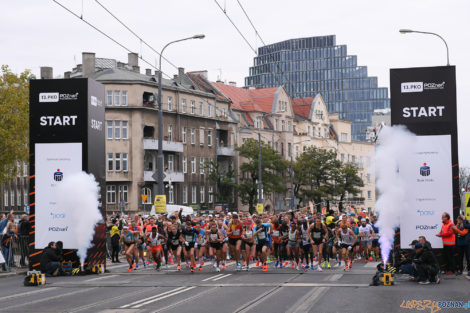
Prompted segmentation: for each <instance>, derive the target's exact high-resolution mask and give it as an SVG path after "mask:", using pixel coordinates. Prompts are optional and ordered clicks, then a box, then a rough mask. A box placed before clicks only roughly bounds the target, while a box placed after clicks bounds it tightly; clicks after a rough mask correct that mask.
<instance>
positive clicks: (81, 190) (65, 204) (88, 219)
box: [57, 172, 102, 267]
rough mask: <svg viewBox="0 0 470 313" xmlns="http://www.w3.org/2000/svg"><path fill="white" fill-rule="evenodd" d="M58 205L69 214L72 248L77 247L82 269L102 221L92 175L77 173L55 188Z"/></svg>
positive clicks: (96, 184) (96, 189)
mask: <svg viewBox="0 0 470 313" xmlns="http://www.w3.org/2000/svg"><path fill="white" fill-rule="evenodd" d="M57 192H58V199H57V200H58V205H59V207H61V208H62V209H63V211H66V212H70V215H71V222H72V223H73V228H74V229H75V230H77V231H75V232H74V234H75V236H74V240H76V242H75V244H74V245H73V246H75V247H78V251H77V255H78V257H79V258H80V264H81V266H82V267H83V264H84V262H85V258H86V256H87V250H88V248H90V247H91V241H92V240H93V235H94V233H95V225H96V224H97V223H98V222H99V221H100V220H102V216H101V213H100V211H99V209H98V193H99V187H98V183H97V182H96V181H95V178H94V176H93V175H92V174H87V173H85V172H78V173H74V174H70V175H68V176H66V177H65V178H64V180H63V181H62V182H61V183H60V184H58V186H57Z"/></svg>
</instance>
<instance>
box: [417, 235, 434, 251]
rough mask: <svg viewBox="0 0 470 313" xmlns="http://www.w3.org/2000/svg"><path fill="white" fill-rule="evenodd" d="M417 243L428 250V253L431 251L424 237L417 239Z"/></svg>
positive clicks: (429, 244)
mask: <svg viewBox="0 0 470 313" xmlns="http://www.w3.org/2000/svg"><path fill="white" fill-rule="evenodd" d="M418 242H419V243H420V244H422V245H423V246H424V247H426V248H428V249H429V250H430V251H431V250H432V246H431V243H430V242H429V241H427V240H426V237H424V236H419V237H418Z"/></svg>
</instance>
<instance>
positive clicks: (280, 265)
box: [279, 262, 470, 276]
mask: <svg viewBox="0 0 470 313" xmlns="http://www.w3.org/2000/svg"><path fill="white" fill-rule="evenodd" d="M283 267H284V266H283V265H282V262H281V263H280V264H279V268H283ZM469 276H470V275H469Z"/></svg>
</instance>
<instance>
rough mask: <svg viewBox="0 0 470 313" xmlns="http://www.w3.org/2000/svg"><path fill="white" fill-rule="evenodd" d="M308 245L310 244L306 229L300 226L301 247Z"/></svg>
mask: <svg viewBox="0 0 470 313" xmlns="http://www.w3.org/2000/svg"><path fill="white" fill-rule="evenodd" d="M309 244H310V241H309V239H308V228H307V229H304V226H302V245H304V246H306V245H309Z"/></svg>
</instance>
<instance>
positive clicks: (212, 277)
mask: <svg viewBox="0 0 470 313" xmlns="http://www.w3.org/2000/svg"><path fill="white" fill-rule="evenodd" d="M222 275H224V274H219V275H215V276H211V277H208V278H206V279H203V280H201V281H208V280H211V279H214V278H217V277H219V276H222Z"/></svg>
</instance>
